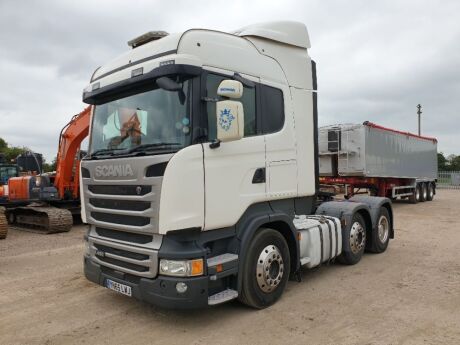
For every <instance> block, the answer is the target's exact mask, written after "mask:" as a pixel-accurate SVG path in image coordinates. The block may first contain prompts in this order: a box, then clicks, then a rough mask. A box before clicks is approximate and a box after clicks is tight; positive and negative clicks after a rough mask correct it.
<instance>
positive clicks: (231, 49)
mask: <svg viewBox="0 0 460 345" xmlns="http://www.w3.org/2000/svg"><path fill="white" fill-rule="evenodd" d="M198 43H199V45H198ZM178 53H179V54H191V55H194V56H196V57H197V58H199V59H200V60H201V61H202V63H203V65H206V66H212V67H218V68H223V69H226V70H229V71H237V72H239V73H240V74H242V73H244V74H248V75H253V76H257V77H261V78H266V79H268V80H273V81H276V82H284V80H285V77H284V74H283V71H282V69H281V68H280V66H279V64H278V63H277V62H276V61H275V60H273V59H272V58H270V57H268V56H265V55H262V54H260V53H259V51H258V50H257V49H256V48H255V47H254V45H253V44H252V43H251V42H249V41H248V40H246V39H244V38H241V37H238V36H234V35H231V34H225V33H222V32H217V31H209V30H190V31H186V32H185V33H184V35H183V36H182V38H181V40H180V42H179V46H178Z"/></svg>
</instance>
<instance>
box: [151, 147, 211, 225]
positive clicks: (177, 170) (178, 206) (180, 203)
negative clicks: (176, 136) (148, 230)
mask: <svg viewBox="0 0 460 345" xmlns="http://www.w3.org/2000/svg"><path fill="white" fill-rule="evenodd" d="M159 217H160V219H159V233H160V234H165V233H166V232H168V231H171V230H180V229H187V228H195V227H198V228H203V225H204V171H203V148H202V146H201V145H192V146H189V147H186V148H185V149H183V150H180V151H179V152H177V153H176V154H175V155H174V156H173V157H172V158H171V160H170V161H169V163H168V165H167V167H166V170H165V174H164V177H163V184H162V187H161V199H160V216H159Z"/></svg>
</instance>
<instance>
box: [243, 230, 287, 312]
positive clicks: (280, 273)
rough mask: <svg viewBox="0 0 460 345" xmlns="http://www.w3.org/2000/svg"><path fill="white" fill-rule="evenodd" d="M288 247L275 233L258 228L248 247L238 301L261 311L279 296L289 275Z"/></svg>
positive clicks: (281, 236) (282, 238)
mask: <svg viewBox="0 0 460 345" xmlns="http://www.w3.org/2000/svg"><path fill="white" fill-rule="evenodd" d="M290 269H291V267H290V254H289V247H288V245H287V243H286V240H285V239H284V237H283V235H281V234H280V233H279V232H278V231H275V230H273V229H265V228H261V229H259V231H258V232H257V233H256V234H255V236H254V238H253V239H252V240H251V243H250V244H249V248H248V252H247V255H246V258H245V260H244V263H243V272H241V274H242V278H241V279H243V282H242V283H243V285H242V289H241V296H240V301H241V302H242V303H244V304H246V305H248V306H250V307H253V308H257V309H263V308H266V307H268V306H270V305H272V304H274V303H275V302H276V301H277V300H278V299H279V298H280V297H281V295H282V293H283V291H284V289H285V287H286V283H287V281H288V278H289V273H290Z"/></svg>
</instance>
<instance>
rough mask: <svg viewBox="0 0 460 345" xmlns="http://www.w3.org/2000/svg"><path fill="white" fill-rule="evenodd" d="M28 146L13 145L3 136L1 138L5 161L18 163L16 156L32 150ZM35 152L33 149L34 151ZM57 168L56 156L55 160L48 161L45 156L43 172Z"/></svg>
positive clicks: (0, 152)
mask: <svg viewBox="0 0 460 345" xmlns="http://www.w3.org/2000/svg"><path fill="white" fill-rule="evenodd" d="M31 151H32V150H30V149H29V148H28V147H26V146H22V147H21V146H12V145H10V144H8V143H7V142H6V141H5V140H4V139H3V138H0V154H1V155H2V156H3V157H4V159H5V163H13V164H14V163H16V158H17V157H18V156H19V155H21V154H24V153H26V152H31ZM32 152H33V151H32ZM55 170H56V158H54V159H53V162H51V163H48V162H46V161H45V158H43V172H50V171H55Z"/></svg>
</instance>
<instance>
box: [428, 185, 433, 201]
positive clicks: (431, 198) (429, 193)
mask: <svg viewBox="0 0 460 345" xmlns="http://www.w3.org/2000/svg"><path fill="white" fill-rule="evenodd" d="M427 188H428V194H427V196H426V200H427V201H431V200H433V198H434V186H433V184H432V183H431V182H428V186H427Z"/></svg>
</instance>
